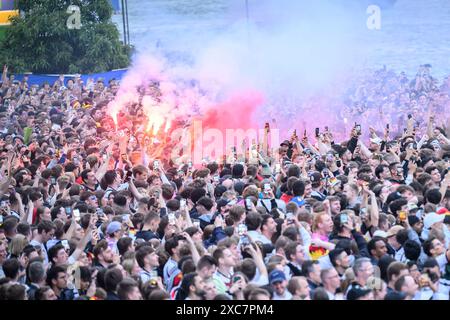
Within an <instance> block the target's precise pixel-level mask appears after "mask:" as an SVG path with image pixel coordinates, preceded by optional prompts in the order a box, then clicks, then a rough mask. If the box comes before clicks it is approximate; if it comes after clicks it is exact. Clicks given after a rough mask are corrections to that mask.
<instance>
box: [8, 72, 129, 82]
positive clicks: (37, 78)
mask: <svg viewBox="0 0 450 320" xmlns="http://www.w3.org/2000/svg"><path fill="white" fill-rule="evenodd" d="M126 72H127V69H121V70H114V71H109V72H104V73H94V74H85V75H81V79H82V80H83V82H84V83H86V82H87V79H88V78H93V79H94V80H98V79H100V78H102V79H103V80H104V81H105V84H107V83H108V81H109V80H111V79H113V78H114V79H116V80H120V79H122V77H123V76H124V74H125V73H126ZM73 76H74V75H73V74H70V75H64V80H65V81H67V80H68V79H71V78H72V77H73ZM23 77H24V75H23V74H18V75H15V79H16V80H19V81H22V79H23ZM58 78H59V75H53V74H49V75H45V74H30V75H28V84H29V85H33V84H38V85H42V84H43V83H44V82H48V83H49V84H50V85H53V83H54V82H55V81H56V80H58Z"/></svg>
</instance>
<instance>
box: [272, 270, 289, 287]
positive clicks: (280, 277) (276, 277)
mask: <svg viewBox="0 0 450 320" xmlns="http://www.w3.org/2000/svg"><path fill="white" fill-rule="evenodd" d="M285 280H286V275H285V274H284V272H283V271H281V270H278V269H276V270H273V271H272V272H271V273H270V274H269V282H270V284H274V283H275V282H281V281H285Z"/></svg>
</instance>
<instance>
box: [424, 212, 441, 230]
mask: <svg viewBox="0 0 450 320" xmlns="http://www.w3.org/2000/svg"><path fill="white" fill-rule="evenodd" d="M444 218H445V215H443V214H437V213H436V212H431V213H429V214H427V215H426V216H425V218H423V227H424V228H425V230H428V229H430V228H431V226H432V225H433V224H435V223H438V222H442V221H444Z"/></svg>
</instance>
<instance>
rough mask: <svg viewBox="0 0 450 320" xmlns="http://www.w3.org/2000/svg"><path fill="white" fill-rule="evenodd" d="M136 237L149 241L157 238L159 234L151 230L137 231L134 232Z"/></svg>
mask: <svg viewBox="0 0 450 320" xmlns="http://www.w3.org/2000/svg"><path fill="white" fill-rule="evenodd" d="M136 239H144V240H145V241H149V240H151V239H159V236H158V234H156V233H154V232H153V231H151V230H146V231H138V232H136Z"/></svg>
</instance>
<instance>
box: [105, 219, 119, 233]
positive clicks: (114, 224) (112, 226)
mask: <svg viewBox="0 0 450 320" xmlns="http://www.w3.org/2000/svg"><path fill="white" fill-rule="evenodd" d="M121 229H122V224H121V223H120V222H118V221H113V222H111V223H110V224H108V227H107V228H106V233H107V234H113V233H114V232H116V231H119V230H121Z"/></svg>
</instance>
